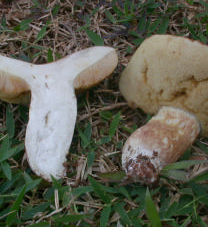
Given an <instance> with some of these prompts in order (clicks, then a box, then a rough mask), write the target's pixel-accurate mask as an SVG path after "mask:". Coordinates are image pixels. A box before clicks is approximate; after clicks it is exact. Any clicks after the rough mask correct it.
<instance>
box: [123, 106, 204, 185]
mask: <svg viewBox="0 0 208 227" xmlns="http://www.w3.org/2000/svg"><path fill="white" fill-rule="evenodd" d="M199 132H200V124H199V121H198V119H197V118H196V117H195V116H194V115H192V114H189V113H188V112H186V111H183V110H181V109H177V108H173V107H162V108H161V109H160V110H159V112H158V113H157V115H156V116H154V117H152V119H151V120H150V121H149V122H148V123H147V124H145V125H144V126H142V127H141V128H139V129H137V130H136V131H135V132H134V133H133V134H132V135H131V136H130V137H129V138H128V140H127V141H126V143H125V145H124V147H123V152H122V166H123V168H124V169H125V171H126V174H127V178H128V179H130V180H132V181H134V182H137V181H139V182H142V183H145V184H151V183H154V182H156V181H157V180H158V177H159V172H160V170H161V169H162V168H163V167H164V166H165V165H168V164H170V163H173V162H175V161H177V160H178V159H179V158H180V157H181V156H182V155H183V154H184V152H185V151H186V150H187V148H188V147H189V146H190V145H191V144H192V143H193V142H194V141H195V139H196V138H197V136H198V135H199Z"/></svg>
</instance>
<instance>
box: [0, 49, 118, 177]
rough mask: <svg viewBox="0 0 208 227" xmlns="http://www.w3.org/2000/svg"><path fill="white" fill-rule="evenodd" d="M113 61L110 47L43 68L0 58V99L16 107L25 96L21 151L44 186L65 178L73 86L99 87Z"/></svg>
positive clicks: (74, 106) (73, 109) (73, 115)
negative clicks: (27, 101) (26, 115)
mask: <svg viewBox="0 0 208 227" xmlns="http://www.w3.org/2000/svg"><path fill="white" fill-rule="evenodd" d="M117 61H118V59H117V55H116V52H115V50H114V49H112V48H110V47H92V48H88V49H85V50H82V51H79V52H76V53H74V54H72V55H70V56H67V57H65V58H63V59H61V60H58V61H56V62H54V63H48V64H43V65H34V64H30V63H27V62H23V61H19V60H15V59H11V58H8V57H5V56H0V97H1V98H4V100H9V101H10V100H17V101H21V100H22V97H24V96H23V94H24V93H25V91H28V90H30V91H31V103H30V110H29V122H28V125H27V130H26V138H25V147H26V153H27V159H28V162H29V164H30V167H31V168H32V170H33V171H34V172H35V173H36V174H37V175H39V176H42V177H43V178H45V179H46V180H49V181H50V180H51V175H53V177H55V178H57V179H58V178H61V177H63V176H64V175H65V171H66V170H65V167H64V166H63V164H64V162H65V161H66V154H67V152H68V149H69V147H70V144H71V140H72V136H73V132H74V125H75V121H76V115H77V102H76V97H75V94H74V83H75V84H77V85H76V86H79V84H82V85H83V84H85V82H86V81H87V80H88V82H87V83H88V85H85V87H88V86H91V85H92V84H94V83H97V82H99V81H100V80H102V79H103V78H105V77H106V76H108V75H109V74H110V73H112V71H113V70H114V68H115V67H116V65H117ZM85 76H86V79H87V80H85ZM18 89H19V91H18V92H19V93H18V95H17V92H16V91H17V90H18ZM11 91H12V92H13V94H12V92H11ZM14 96H15V98H14V99H13V97H14ZM19 97H21V98H20V99H19Z"/></svg>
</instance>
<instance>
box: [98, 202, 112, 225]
mask: <svg viewBox="0 0 208 227" xmlns="http://www.w3.org/2000/svg"><path fill="white" fill-rule="evenodd" d="M110 213H111V206H110V205H107V206H105V207H104V208H103V210H102V213H101V218H100V227H106V226H108V220H109V217H110Z"/></svg>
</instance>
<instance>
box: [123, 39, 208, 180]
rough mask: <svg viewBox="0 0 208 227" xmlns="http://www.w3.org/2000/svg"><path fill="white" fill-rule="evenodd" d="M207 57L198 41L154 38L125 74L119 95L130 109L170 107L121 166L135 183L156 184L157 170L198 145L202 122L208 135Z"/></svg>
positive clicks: (130, 143)
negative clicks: (192, 146) (120, 94)
mask: <svg viewBox="0 0 208 227" xmlns="http://www.w3.org/2000/svg"><path fill="white" fill-rule="evenodd" d="M207 56H208V46H206V45H204V44H202V43H200V42H198V41H192V40H190V39H188V38H184V37H177V36H172V35H154V36H152V37H150V38H148V39H146V40H145V41H144V42H143V43H142V44H141V46H140V47H139V48H138V50H137V51H136V52H135V54H134V55H133V57H132V59H131V60H130V62H129V64H128V66H127V67H126V68H125V70H124V71H123V72H122V75H121V79H120V83H119V87H120V91H121V93H122V95H123V96H124V97H125V99H126V100H127V102H128V104H129V105H130V106H131V107H133V108H141V109H142V110H143V111H144V112H146V113H150V114H155V113H157V112H158V110H159V109H160V108H161V107H162V106H166V107H163V108H162V109H161V110H160V111H159V112H158V115H157V116H155V117H153V118H152V120H150V122H149V123H148V124H147V125H145V126H143V127H141V129H138V130H137V131H136V132H135V133H133V134H132V136H130V138H129V139H128V140H127V142H126V144H125V146H124V149H123V158H122V160H123V161H122V163H123V167H124V169H125V170H126V172H127V175H128V176H129V177H130V178H132V179H134V180H138V181H139V180H141V181H143V182H148V183H151V182H154V181H155V180H156V179H157V176H158V171H160V170H161V168H162V167H164V165H166V164H169V163H171V162H175V161H176V160H177V159H178V158H179V157H180V156H181V155H182V154H183V152H185V150H186V149H187V147H188V146H190V145H191V143H192V142H194V140H195V139H196V137H197V135H198V134H199V131H200V130H199V123H197V119H198V120H199V122H200V125H201V130H202V135H204V136H208V118H207V115H208V102H207V97H208V64H207ZM168 106H170V107H168ZM173 107H174V108H173ZM181 119H183V120H181ZM171 122H172V123H171ZM190 122H192V126H191V125H190ZM181 126H183V127H184V129H180V127H181ZM154 127H155V128H154ZM136 140H137V141H136ZM145 144H146V145H145ZM172 152H173V153H172ZM131 153H132V154H131ZM132 155H133V156H132ZM131 156H132V157H131ZM127 157H128V158H127ZM136 169H137V170H138V172H136ZM154 172H155V173H154Z"/></svg>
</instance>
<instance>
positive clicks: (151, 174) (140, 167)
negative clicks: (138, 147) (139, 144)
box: [125, 154, 159, 184]
mask: <svg viewBox="0 0 208 227" xmlns="http://www.w3.org/2000/svg"><path fill="white" fill-rule="evenodd" d="M125 170H126V174H127V179H129V180H130V181H133V182H141V183H142V182H145V184H153V183H156V182H157V181H158V175H159V168H158V166H157V165H156V164H155V162H154V157H152V158H150V157H148V156H147V155H142V154H139V155H138V156H137V157H136V158H134V159H131V158H130V159H129V160H128V162H127V163H126V166H125Z"/></svg>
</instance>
